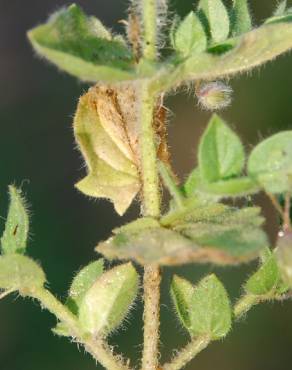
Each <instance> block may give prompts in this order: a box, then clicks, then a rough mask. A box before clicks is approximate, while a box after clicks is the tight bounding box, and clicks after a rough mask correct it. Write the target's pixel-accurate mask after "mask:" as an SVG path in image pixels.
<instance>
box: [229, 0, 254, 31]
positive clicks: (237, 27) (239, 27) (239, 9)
mask: <svg viewBox="0 0 292 370" xmlns="http://www.w3.org/2000/svg"><path fill="white" fill-rule="evenodd" d="M231 18H232V34H233V35H235V36H237V35H241V34H243V33H245V32H248V31H250V30H251V29H252V21H251V16H250V13H249V8H248V2H247V0H233V7H232V12H231Z"/></svg>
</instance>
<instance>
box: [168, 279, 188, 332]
mask: <svg viewBox="0 0 292 370" xmlns="http://www.w3.org/2000/svg"><path fill="white" fill-rule="evenodd" d="M170 293H171V297H172V300H173V302H174V306H175V309H176V313H177V315H178V317H179V319H180V321H181V323H182V324H183V325H184V327H185V328H186V329H189V328H190V325H191V321H190V307H191V300H192V295H193V293H194V288H193V286H192V284H191V283H190V282H189V281H187V280H186V279H183V278H181V277H179V276H177V275H175V276H174V277H173V280H172V283H171V287H170Z"/></svg>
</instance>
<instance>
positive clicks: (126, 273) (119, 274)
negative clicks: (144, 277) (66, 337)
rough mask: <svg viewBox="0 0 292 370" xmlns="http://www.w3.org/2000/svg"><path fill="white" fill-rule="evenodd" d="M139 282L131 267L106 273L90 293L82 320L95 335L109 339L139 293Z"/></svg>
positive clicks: (82, 311)
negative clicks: (108, 335) (108, 336)
mask: <svg viewBox="0 0 292 370" xmlns="http://www.w3.org/2000/svg"><path fill="white" fill-rule="evenodd" d="M138 283H139V278H138V274H137V272H136V270H135V269H134V267H133V266H132V264H131V263H127V264H124V265H121V266H117V267H114V268H113V269H111V270H109V271H107V272H105V273H104V274H103V275H102V276H101V277H100V278H99V279H98V280H97V281H96V282H95V283H94V284H93V286H92V287H91V288H90V289H89V290H88V291H87V293H86V294H85V296H84V298H83V301H82V303H81V305H80V311H79V320H80V323H81V325H82V326H83V328H84V329H85V330H87V331H88V332H90V333H92V334H94V335H106V334H108V333H109V332H111V331H112V330H114V329H115V328H116V327H118V326H119V325H120V323H121V322H122V320H123V319H124V318H125V316H126V314H127V313H128V311H129V309H130V307H131V305H132V303H133V301H134V299H135V297H136V295H137V291H138Z"/></svg>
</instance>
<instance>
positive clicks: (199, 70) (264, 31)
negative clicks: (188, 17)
mask: <svg viewBox="0 0 292 370" xmlns="http://www.w3.org/2000/svg"><path fill="white" fill-rule="evenodd" d="M228 45H229V47H228V48H227V52H225V53H224V54H222V53H219V54H218V55H217V54H214V53H211V52H210V53H209V52H205V53H200V54H197V55H194V56H190V57H189V58H187V59H186V60H185V61H184V62H182V63H179V64H177V61H176V60H170V61H169V64H168V68H165V64H162V65H161V68H160V71H159V75H158V76H157V78H156V79H155V80H153V82H152V88H153V89H155V91H165V90H167V89H170V88H172V87H173V86H179V85H180V84H182V83H185V81H189V80H195V81H202V80H203V81H204V80H207V81H212V80H217V79H219V78H223V77H227V76H232V75H235V74H239V73H242V72H247V71H249V70H252V69H253V68H255V67H257V66H260V65H261V64H264V63H266V62H268V61H269V60H273V59H275V58H276V57H277V56H279V55H280V54H283V53H285V52H287V51H288V50H290V49H291V47H292V17H291V15H290V16H289V17H288V18H287V19H285V20H283V21H280V22H278V23H273V24H265V25H263V26H261V27H258V28H256V29H254V30H253V31H251V32H248V33H245V34H243V35H242V36H240V37H236V38H234V39H229V40H228ZM230 46H232V50H230Z"/></svg>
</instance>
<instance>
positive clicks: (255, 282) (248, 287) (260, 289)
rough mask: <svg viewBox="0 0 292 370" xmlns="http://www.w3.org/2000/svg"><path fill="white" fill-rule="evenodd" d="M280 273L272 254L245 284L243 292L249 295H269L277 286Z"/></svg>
mask: <svg viewBox="0 0 292 370" xmlns="http://www.w3.org/2000/svg"><path fill="white" fill-rule="evenodd" d="M279 280H280V273H279V269H278V265H277V262H276V259H275V256H274V254H271V255H270V256H269V257H268V259H267V260H266V261H265V262H264V263H263V264H262V266H261V267H260V268H259V270H258V271H257V272H255V273H254V274H253V275H252V276H251V277H250V278H249V279H248V281H247V282H246V284H245V287H244V288H245V291H246V292H247V293H250V294H255V295H264V294H268V293H271V292H272V291H273V290H275V289H276V288H277V286H278V284H279Z"/></svg>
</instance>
